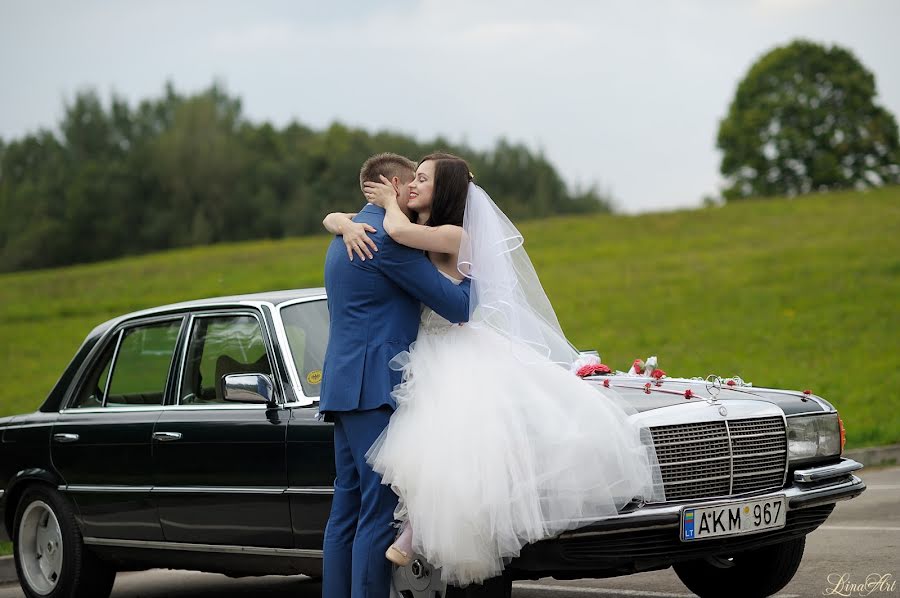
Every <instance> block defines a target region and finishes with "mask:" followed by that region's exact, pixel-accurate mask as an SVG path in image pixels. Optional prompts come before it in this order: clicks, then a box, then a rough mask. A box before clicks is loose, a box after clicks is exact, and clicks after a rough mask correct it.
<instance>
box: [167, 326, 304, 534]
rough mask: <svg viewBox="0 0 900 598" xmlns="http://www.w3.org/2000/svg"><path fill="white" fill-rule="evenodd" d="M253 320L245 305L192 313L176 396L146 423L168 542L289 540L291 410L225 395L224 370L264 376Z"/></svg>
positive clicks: (263, 354)
mask: <svg viewBox="0 0 900 598" xmlns="http://www.w3.org/2000/svg"><path fill="white" fill-rule="evenodd" d="M261 324H262V320H261V316H260V314H259V313H258V312H256V311H255V310H247V309H244V310H218V311H210V312H198V313H195V314H193V315H192V316H191V318H190V322H189V323H188V335H187V342H186V343H185V345H184V349H183V353H182V364H181V366H180V368H179V369H180V372H179V376H178V382H177V384H176V392H175V397H174V398H175V400H174V405H173V406H171V407H169V408H168V409H166V410H165V411H164V412H163V414H162V415H161V416H160V417H159V419H158V420H157V421H156V426H155V428H154V431H153V438H154V441H153V459H154V464H155V467H154V468H155V472H156V476H155V482H156V483H155V486H154V489H153V494H154V497H155V499H156V505H157V507H158V510H159V519H160V525H161V527H162V532H163V536H164V537H165V540H166V541H167V542H189V543H195V544H210V545H235V546H262V547H276V548H290V547H292V546H293V539H292V534H291V519H290V509H289V504H288V498H287V496H286V495H285V493H284V491H285V487H286V485H287V473H286V466H285V434H286V431H287V427H288V420H289V418H290V409H286V408H283V407H281V406H278V407H271V406H267V405H261V404H240V403H233V402H228V401H226V400H225V397H224V382H223V380H224V377H225V376H226V375H227V374H234V373H260V374H266V375H269V376H271V375H272V366H271V363H272V359H271V357H272V355H271V342H270V341H269V339H268V336H267V335H266V334H265V333H264V328H263V326H262V325H261ZM277 386H278V385H277V384H276V387H277Z"/></svg>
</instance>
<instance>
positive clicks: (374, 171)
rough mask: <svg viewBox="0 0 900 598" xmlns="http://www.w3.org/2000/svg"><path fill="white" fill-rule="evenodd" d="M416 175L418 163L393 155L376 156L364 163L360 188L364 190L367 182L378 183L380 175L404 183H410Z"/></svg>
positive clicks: (360, 172) (360, 173)
mask: <svg viewBox="0 0 900 598" xmlns="http://www.w3.org/2000/svg"><path fill="white" fill-rule="evenodd" d="M415 174H416V163H415V162H413V161H412V160H410V159H409V158H406V157H404V156H401V155H399V154H391V153H383V154H375V155H374V156H372V157H371V158H369V159H368V160H366V161H365V162H363V165H362V168H360V169H359V187H360V189H362V186H363V183H365V182H366V181H371V182H373V183H377V182H378V175H384V177H385V178H387V179H392V178H394V177H397V178H398V179H400V180H401V181H403V182H408V181H411V180H412V179H413V176H415Z"/></svg>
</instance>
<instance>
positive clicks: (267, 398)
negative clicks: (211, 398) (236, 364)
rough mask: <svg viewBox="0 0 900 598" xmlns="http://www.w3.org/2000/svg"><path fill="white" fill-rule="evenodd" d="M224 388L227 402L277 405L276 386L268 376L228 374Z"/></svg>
mask: <svg viewBox="0 0 900 598" xmlns="http://www.w3.org/2000/svg"><path fill="white" fill-rule="evenodd" d="M223 387H224V391H225V392H224V393H223V394H224V396H223V398H224V399H225V400H226V401H229V402H232V403H252V404H260V405H271V406H274V405H275V385H274V384H273V383H272V378H270V377H269V376H268V374H227V375H226V376H225V380H224V384H223Z"/></svg>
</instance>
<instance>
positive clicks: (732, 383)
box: [725, 379, 737, 386]
mask: <svg viewBox="0 0 900 598" xmlns="http://www.w3.org/2000/svg"><path fill="white" fill-rule="evenodd" d="M725 384H727V385H728V386H734V385H735V384H737V382H735V381H734V380H731V379H729V380H728V382H726V383H725Z"/></svg>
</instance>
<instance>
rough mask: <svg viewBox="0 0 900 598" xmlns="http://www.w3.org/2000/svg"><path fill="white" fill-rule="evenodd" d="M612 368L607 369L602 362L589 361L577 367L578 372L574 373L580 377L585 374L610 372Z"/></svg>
mask: <svg viewBox="0 0 900 598" xmlns="http://www.w3.org/2000/svg"><path fill="white" fill-rule="evenodd" d="M611 373H612V370H611V369H609V366H608V365H605V364H602V363H589V364H587V365H583V366H581V367H580V368H578V372H576V374H577V375H578V376H580V377H582V378H584V377H586V376H593V375H595V374H611Z"/></svg>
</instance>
